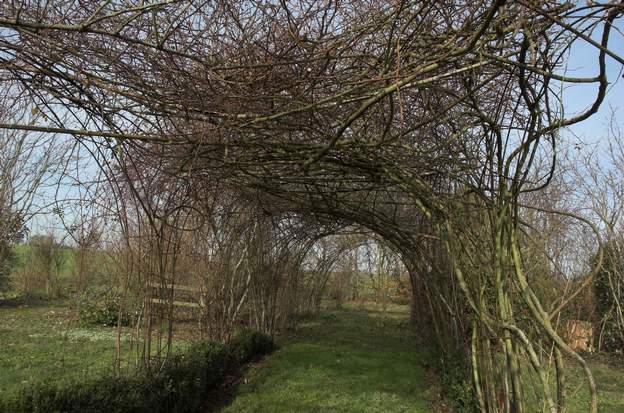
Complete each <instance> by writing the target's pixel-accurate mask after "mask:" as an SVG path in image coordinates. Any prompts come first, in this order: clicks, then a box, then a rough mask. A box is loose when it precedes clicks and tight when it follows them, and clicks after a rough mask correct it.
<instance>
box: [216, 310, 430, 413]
mask: <svg viewBox="0 0 624 413" xmlns="http://www.w3.org/2000/svg"><path fill="white" fill-rule="evenodd" d="M406 310H407V309H406V308H405V307H398V306H397V307H392V308H390V309H389V311H388V312H386V313H382V312H378V311H373V310H367V309H358V308H357V307H350V308H347V309H345V310H342V311H331V310H325V311H324V312H323V313H322V315H321V316H320V318H317V319H311V320H309V321H306V322H302V323H300V324H299V327H298V330H297V331H296V332H295V333H293V334H292V335H290V336H287V337H285V338H283V339H282V341H281V343H280V344H281V348H280V349H279V350H278V351H277V352H276V353H275V354H274V355H272V356H271V357H269V358H268V359H267V360H266V361H265V362H264V363H263V364H262V365H261V367H259V368H256V369H253V370H252V371H251V372H250V373H249V376H248V377H247V380H248V382H247V384H244V385H242V386H241V387H240V389H239V394H238V396H237V397H236V399H235V400H234V402H233V403H232V405H230V406H229V407H227V408H226V409H225V412H229V413H233V412H258V413H259V412H414V413H418V412H431V411H432V410H431V407H430V403H429V402H430V399H431V398H432V397H433V394H434V393H435V392H436V390H435V389H433V388H432V387H431V386H430V384H429V383H428V381H427V379H426V376H425V372H424V370H423V368H422V367H421V362H422V359H423V358H424V357H427V355H426V354H425V353H423V352H420V351H419V349H418V346H417V340H416V337H415V334H414V332H412V331H411V330H410V329H409V328H407V316H408V315H407V311H406Z"/></svg>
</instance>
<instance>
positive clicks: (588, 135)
mask: <svg viewBox="0 0 624 413" xmlns="http://www.w3.org/2000/svg"><path fill="white" fill-rule="evenodd" d="M615 29H616V30H612V33H611V41H610V44H609V49H611V50H612V51H614V52H615V53H616V54H618V55H619V56H623V57H624V36H623V35H622V32H623V31H624V24H623V23H622V22H619V24H618V25H617V26H616V28H615ZM600 33H601V31H599V32H598V33H597V34H598V35H599V34H600ZM594 37H596V36H594ZM568 74H569V75H571V76H596V75H597V74H598V49H596V48H595V47H594V46H592V45H590V44H589V43H587V42H585V41H583V40H580V39H579V40H578V41H577V42H576V43H575V44H574V46H573V48H572V50H571V52H570V58H569V61H568ZM623 74H624V68H623V67H622V65H621V64H620V63H618V62H617V61H615V60H614V59H613V58H611V57H609V56H607V77H608V79H609V82H610V83H611V84H610V85H609V91H608V93H607V96H606V99H605V101H604V103H603V104H602V106H601V107H600V110H599V112H598V113H596V114H595V115H594V116H592V117H590V118H589V119H587V120H585V121H584V122H582V123H580V124H577V125H574V126H572V127H571V128H570V130H571V132H572V133H573V134H574V135H578V137H580V138H581V140H582V141H583V142H584V143H586V144H589V145H590V146H593V145H592V144H594V143H597V142H599V141H600V140H601V139H603V138H604V137H605V136H606V134H607V126H608V124H607V123H608V119H609V117H610V116H611V112H612V110H615V113H616V115H617V122H618V123H619V125H621V127H622V129H624V79H622V75H623ZM596 90H597V87H596V85H594V84H582V85H572V86H569V87H568V88H567V89H566V90H565V91H564V93H563V98H564V108H565V111H566V114H567V116H570V115H572V114H573V113H575V112H580V111H582V110H584V109H586V108H587V107H588V106H589V105H591V104H592V103H593V101H594V99H595V97H596ZM570 135H571V134H569V133H568V134H564V136H566V137H570ZM571 139H573V140H574V138H571Z"/></svg>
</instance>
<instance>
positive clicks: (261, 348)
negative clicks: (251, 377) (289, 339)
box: [229, 330, 274, 364]
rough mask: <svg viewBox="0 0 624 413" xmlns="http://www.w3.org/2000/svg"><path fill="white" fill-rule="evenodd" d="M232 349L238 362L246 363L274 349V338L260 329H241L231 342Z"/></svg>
mask: <svg viewBox="0 0 624 413" xmlns="http://www.w3.org/2000/svg"><path fill="white" fill-rule="evenodd" d="M229 347H230V351H231V352H232V355H233V356H234V358H235V359H236V361H237V362H238V363H241V364H244V363H247V362H249V361H250V360H251V359H253V358H254V357H257V356H263V355H265V354H268V353H270V352H271V351H273V348H274V344H273V339H272V338H271V336H269V335H268V334H265V333H262V332H260V331H252V330H239V331H237V332H235V333H234V335H233V336H232V339H231V340H230V343H229Z"/></svg>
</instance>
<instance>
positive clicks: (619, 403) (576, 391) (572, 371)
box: [567, 355, 624, 413]
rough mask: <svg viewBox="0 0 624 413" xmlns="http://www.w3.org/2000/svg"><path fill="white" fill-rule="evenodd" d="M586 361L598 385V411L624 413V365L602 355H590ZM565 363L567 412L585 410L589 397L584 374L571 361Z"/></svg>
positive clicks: (576, 412)
mask: <svg viewBox="0 0 624 413" xmlns="http://www.w3.org/2000/svg"><path fill="white" fill-rule="evenodd" d="M620 357H621V356H620ZM588 361H589V364H590V368H591V370H592V373H593V374H594V379H595V380H596V384H597V386H598V411H599V412H605V413H624V365H622V364H620V365H619V366H615V365H613V364H612V363H611V361H613V360H609V359H608V358H607V357H605V356H603V355H595V356H590V357H588ZM567 365H568V371H567V374H568V376H569V377H568V379H567V380H568V386H567V389H568V394H569V396H568V399H569V402H568V406H569V407H568V412H569V413H584V412H587V411H588V410H589V409H588V406H589V401H590V397H589V390H588V389H587V385H586V382H585V376H584V375H583V372H582V370H581V369H580V368H579V367H578V366H575V365H574V364H573V362H572V361H569V362H568V364H567Z"/></svg>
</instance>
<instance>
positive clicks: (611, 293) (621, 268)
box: [594, 239, 624, 351]
mask: <svg viewBox="0 0 624 413" xmlns="http://www.w3.org/2000/svg"><path fill="white" fill-rule="evenodd" d="M623 247H624V243H623V242H622V240H619V239H612V240H609V242H607V243H606V244H605V248H604V250H605V255H604V261H603V265H602V269H601V270H600V272H598V274H597V275H596V278H595V280H594V294H595V297H596V313H597V316H598V325H597V327H598V331H597V333H598V345H599V349H601V350H605V351H614V350H620V351H622V350H623V349H624V319H623V310H622V307H623V306H624V282H622V281H623V280H624V256H623V255H622V252H623V251H622V248H623Z"/></svg>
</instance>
